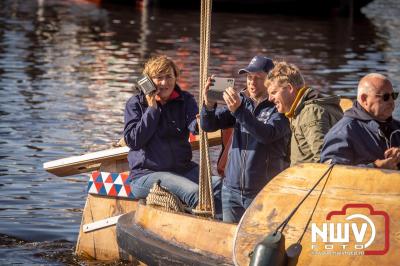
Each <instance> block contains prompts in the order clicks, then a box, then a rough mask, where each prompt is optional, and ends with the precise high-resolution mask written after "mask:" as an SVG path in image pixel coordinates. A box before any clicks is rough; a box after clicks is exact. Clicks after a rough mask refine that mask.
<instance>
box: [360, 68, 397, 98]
mask: <svg viewBox="0 0 400 266" xmlns="http://www.w3.org/2000/svg"><path fill="white" fill-rule="evenodd" d="M374 79H382V80H384V81H389V79H388V78H387V77H386V76H384V75H382V74H379V73H370V74H368V75H365V76H364V77H363V78H361V80H360V82H359V83H358V88H357V100H358V101H359V102H360V101H361V95H362V94H367V93H368V92H369V90H370V89H371V88H374V86H373V85H372V83H371V81H372V80H374Z"/></svg>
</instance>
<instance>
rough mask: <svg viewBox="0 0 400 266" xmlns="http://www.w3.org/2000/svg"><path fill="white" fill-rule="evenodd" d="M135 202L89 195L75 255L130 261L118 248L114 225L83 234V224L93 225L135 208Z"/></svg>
mask: <svg viewBox="0 0 400 266" xmlns="http://www.w3.org/2000/svg"><path fill="white" fill-rule="evenodd" d="M137 203H138V202H137V201H135V200H132V199H123V198H109V197H103V196H98V195H90V194H88V197H87V199H86V204H85V208H84V210H83V214H82V222H81V226H80V230H79V236H78V241H77V243H76V250H75V252H76V254H77V255H78V256H82V257H85V258H89V259H95V260H103V261H117V260H120V259H124V260H126V259H130V260H132V258H128V257H126V254H122V253H121V252H120V250H119V248H118V244H117V237H116V230H115V225H112V226H109V227H106V228H102V229H98V230H95V231H92V232H87V233H85V232H84V231H83V229H84V225H85V224H90V223H94V222H97V221H100V220H103V219H107V218H110V217H113V216H116V215H121V214H124V213H127V212H130V211H134V210H136V208H137Z"/></svg>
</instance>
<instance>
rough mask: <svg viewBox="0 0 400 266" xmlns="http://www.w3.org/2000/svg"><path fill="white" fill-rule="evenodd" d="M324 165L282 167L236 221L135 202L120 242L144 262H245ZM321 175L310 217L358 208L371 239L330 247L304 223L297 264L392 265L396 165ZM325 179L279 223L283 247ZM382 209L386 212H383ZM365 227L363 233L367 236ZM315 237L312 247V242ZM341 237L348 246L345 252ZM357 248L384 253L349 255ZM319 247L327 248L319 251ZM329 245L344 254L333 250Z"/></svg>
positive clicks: (398, 209) (399, 198) (398, 214)
mask: <svg viewBox="0 0 400 266" xmlns="http://www.w3.org/2000/svg"><path fill="white" fill-rule="evenodd" d="M328 167H329V165H326V164H300V165H296V166H294V167H291V168H289V169H287V170H285V171H284V172H282V173H281V174H279V175H278V176H276V177H275V178H274V179H273V180H272V181H271V182H270V183H269V184H268V185H267V186H266V187H265V188H264V189H263V190H262V191H261V192H260V193H259V195H258V196H257V197H256V198H255V200H254V201H253V203H252V204H251V206H250V207H249V209H248V210H247V211H246V212H245V214H244V216H243V218H242V220H241V221H240V223H239V225H237V226H236V225H234V224H227V223H222V222H218V221H213V220H205V219H203V218H198V217H193V216H189V215H186V214H178V213H171V212H167V211H163V210H160V209H155V208H152V207H147V206H145V205H140V204H139V206H138V208H137V209H136V211H134V212H131V213H128V214H125V215H123V216H122V217H121V218H120V220H119V221H118V223H117V241H118V244H119V246H120V248H121V249H123V250H124V251H125V252H127V253H128V254H130V255H132V256H133V257H136V258H138V259H139V260H141V261H143V262H144V263H146V264H149V265H188V264H190V265H191V264H196V265H197V264H200V265H219V264H233V263H235V264H236V265H249V262H250V257H249V254H251V253H252V251H253V250H254V248H255V246H256V245H257V243H258V242H260V241H262V240H263V239H264V238H265V236H266V235H268V234H269V233H271V232H274V230H276V228H277V227H278V225H279V224H280V223H281V222H282V221H284V220H285V218H286V217H287V216H288V215H289V214H290V213H291V211H292V210H293V209H294V208H295V207H296V205H297V204H298V203H299V202H300V201H301V199H302V198H303V197H304V195H305V194H307V192H308V191H309V190H310V188H312V187H313V186H314V184H316V182H317V180H318V179H319V178H320V177H321V176H322V174H323V173H324V172H325V171H326V170H327V168H328ZM326 178H327V180H328V181H327V184H326V187H325V189H324V191H323V193H322V196H321V199H320V201H319V202H318V204H317V208H316V211H315V213H314V216H313V217H312V219H311V224H313V223H314V224H323V223H326V222H330V221H331V222H334V221H335V220H334V219H331V220H327V215H328V214H331V216H335V217H338V218H337V219H338V220H336V222H341V223H343V222H346V220H345V219H339V218H343V217H347V218H348V217H349V216H348V215H347V214H352V215H354V214H355V213H357V214H362V215H364V216H367V217H369V218H370V220H371V221H373V223H374V228H375V232H376V234H375V237H374V240H373V244H372V245H371V246H369V247H368V248H364V249H354V246H355V245H357V244H359V245H361V244H362V243H361V244H360V243H358V242H355V241H354V239H352V238H350V241H348V242H345V243H344V242H343V243H332V244H333V246H334V247H333V248H332V249H331V246H330V243H322V242H321V243H313V242H312V241H311V224H310V226H309V227H308V228H307V229H306V233H305V235H304V238H303V239H302V241H301V244H302V246H303V251H302V252H301V254H300V257H299V258H298V262H297V264H298V265H378V264H382V265H395V264H396V263H397V262H398V259H399V258H400V254H399V253H398V250H399V248H400V237H399V232H400V224H399V223H398V221H399V219H400V205H399V202H400V193H399V191H400V173H399V172H398V171H383V170H377V169H366V168H358V167H349V166H339V165H338V166H334V168H333V170H332V172H331V173H330V174H329V176H327V177H326ZM323 183H324V182H321V184H319V185H318V186H317V188H316V189H315V190H314V191H313V192H312V193H311V194H310V196H309V197H308V198H307V199H306V200H305V201H304V203H303V205H301V207H300V208H299V209H298V211H297V212H296V213H295V215H294V216H293V218H292V219H291V220H290V222H289V224H288V226H287V227H286V229H285V230H284V234H285V237H286V240H285V246H286V247H289V246H290V245H291V244H293V243H296V242H297V240H298V239H299V237H300V236H301V234H302V233H303V231H304V228H305V227H306V225H307V221H308V218H309V217H310V214H311V212H312V211H313V208H314V206H315V204H316V201H317V198H318V196H319V194H320V192H321V189H322V185H323ZM349 204H350V205H349ZM346 206H347V207H348V208H346ZM346 211H347V213H346ZM346 215H347V216H346ZM375 217H378V219H374V218H375ZM382 217H383V220H382ZM386 217H389V218H388V219H387V220H385V219H386ZM352 223H354V224H355V226H358V228H362V227H363V223H365V220H363V219H354V220H352ZM351 228H353V226H352V227H351ZM368 230H369V228H367V229H366V234H365V236H366V238H368V237H369V238H371V235H372V233H371V232H369V231H368ZM360 232H361V231H360ZM388 239H389V240H388ZM388 241H389V244H388ZM313 244H314V245H315V247H314V249H315V250H312V245H313ZM364 244H365V243H364ZM328 245H329V246H328ZM343 245H346V248H347V249H348V250H346V251H347V252H348V253H344V252H343V251H344V250H343ZM365 246H366V245H365ZM326 248H328V250H325V249H326ZM361 250H362V251H363V252H364V253H366V252H368V251H373V252H375V251H378V252H381V253H382V254H381V255H379V254H378V255H372V256H368V254H367V255H357V256H355V255H348V254H349V253H350V252H351V251H352V252H358V251H361ZM317 251H318V252H321V253H317ZM323 251H330V252H331V253H332V254H331V255H325V256H324V255H320V254H323V253H322V252H323ZM333 252H343V254H342V255H334V254H333ZM282 265H284V264H282Z"/></svg>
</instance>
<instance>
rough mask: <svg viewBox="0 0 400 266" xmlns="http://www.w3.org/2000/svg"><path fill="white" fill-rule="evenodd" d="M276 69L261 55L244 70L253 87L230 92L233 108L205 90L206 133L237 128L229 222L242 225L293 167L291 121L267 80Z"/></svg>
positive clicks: (227, 198)
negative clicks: (270, 96)
mask: <svg viewBox="0 0 400 266" xmlns="http://www.w3.org/2000/svg"><path fill="white" fill-rule="evenodd" d="M273 67H274V63H273V61H272V60H271V59H270V58H267V57H264V56H255V57H254V58H253V59H252V60H251V61H250V64H249V65H248V66H247V67H246V68H243V69H240V70H239V74H243V73H246V74H247V87H246V89H244V90H243V91H241V92H240V93H238V92H237V91H235V90H234V89H233V88H232V87H229V88H226V90H225V92H224V93H223V99H224V101H225V103H226V105H227V107H222V108H221V107H220V108H216V106H217V103H216V102H214V101H212V100H211V99H209V98H208V97H207V91H208V89H209V87H210V84H211V79H209V80H208V83H207V85H206V88H205V93H204V97H203V98H204V105H203V108H202V110H201V114H200V124H201V126H202V128H203V129H204V130H205V131H215V130H218V129H226V128H231V127H233V128H234V130H233V139H232V144H231V147H230V153H229V157H228V162H227V165H226V168H225V179H224V183H223V187H222V209H223V220H224V221H225V222H232V223H237V222H239V220H240V218H241V217H242V215H243V213H244V211H245V210H246V208H247V207H248V206H249V205H250V203H251V202H252V200H253V199H254V197H255V196H256V195H257V193H258V192H259V191H260V190H261V189H262V188H263V187H264V186H265V185H266V184H267V183H268V182H269V181H270V180H271V179H272V178H273V177H274V176H275V175H277V174H278V173H280V172H281V171H282V170H284V169H285V168H287V167H288V165H289V161H288V157H289V155H288V147H289V139H290V128H289V121H288V120H287V118H286V117H285V116H284V115H283V114H279V113H278V111H277V109H276V107H275V105H274V104H273V103H271V102H270V101H268V93H267V88H266V87H265V85H264V80H265V78H266V76H267V74H268V72H269V71H270V70H271V69H272V68H273Z"/></svg>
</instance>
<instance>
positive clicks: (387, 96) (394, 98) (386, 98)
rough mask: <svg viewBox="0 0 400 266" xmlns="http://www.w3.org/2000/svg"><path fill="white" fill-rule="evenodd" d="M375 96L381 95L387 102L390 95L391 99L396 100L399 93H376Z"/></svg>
mask: <svg viewBox="0 0 400 266" xmlns="http://www.w3.org/2000/svg"><path fill="white" fill-rule="evenodd" d="M375 96H379V97H382V99H383V101H384V102H387V101H389V100H390V97H392V99H393V100H396V99H397V97H398V96H399V93H398V92H392V93H384V94H379V93H376V94H375Z"/></svg>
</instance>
